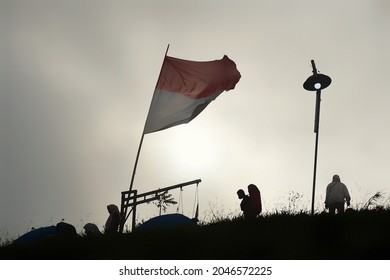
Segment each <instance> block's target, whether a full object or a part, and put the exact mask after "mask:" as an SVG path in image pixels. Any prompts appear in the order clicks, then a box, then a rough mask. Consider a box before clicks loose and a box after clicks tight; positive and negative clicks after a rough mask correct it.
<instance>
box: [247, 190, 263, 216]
mask: <svg viewBox="0 0 390 280" xmlns="http://www.w3.org/2000/svg"><path fill="white" fill-rule="evenodd" d="M248 192H249V198H250V200H251V203H252V207H253V210H254V212H255V214H256V215H259V214H260V213H261V211H262V206H261V195H260V191H259V189H258V188H257V187H256V186H255V185H253V184H250V185H249V186H248Z"/></svg>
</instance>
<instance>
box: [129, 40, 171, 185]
mask: <svg viewBox="0 0 390 280" xmlns="http://www.w3.org/2000/svg"><path fill="white" fill-rule="evenodd" d="M168 50H169V44H168V46H167V50H166V51H165V55H164V60H163V63H162V65H161V69H160V74H159V75H158V79H157V82H156V86H155V88H157V84H158V82H159V81H160V77H161V72H162V69H163V66H164V63H165V57H166V56H167V54H168ZM152 100H153V99H152ZM151 105H152V102H150V106H151ZM150 106H149V110H150ZM148 112H149V111H148ZM145 125H146V121H145ZM145 125H144V129H143V131H142V136H141V140H140V142H139V146H138V152H137V156H136V158H135V163H134V168H133V175H132V176H131V181H130V187H129V191H131V190H132V189H133V184H134V178H135V174H136V171H137V165H138V160H139V155H140V153H141V147H142V143H143V142H144V136H145Z"/></svg>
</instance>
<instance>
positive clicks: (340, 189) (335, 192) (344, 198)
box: [325, 175, 351, 215]
mask: <svg viewBox="0 0 390 280" xmlns="http://www.w3.org/2000/svg"><path fill="white" fill-rule="evenodd" d="M350 201H351V197H350V195H349V192H348V189H347V187H346V186H345V185H344V184H343V183H341V181H340V176H339V175H333V181H332V182H331V183H330V184H329V185H328V186H327V188H326V198H325V208H327V209H328V208H329V213H330V214H332V215H334V214H335V213H336V209H337V213H339V214H342V213H344V203H345V202H347V206H349V205H350V204H351V202H350Z"/></svg>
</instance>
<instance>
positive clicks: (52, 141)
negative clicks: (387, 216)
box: [0, 0, 390, 235]
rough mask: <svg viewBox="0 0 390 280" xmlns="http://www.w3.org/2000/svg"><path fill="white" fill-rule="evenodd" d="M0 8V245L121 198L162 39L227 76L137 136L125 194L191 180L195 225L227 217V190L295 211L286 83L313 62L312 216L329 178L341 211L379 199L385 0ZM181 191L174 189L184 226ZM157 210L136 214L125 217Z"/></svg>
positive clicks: (309, 115) (293, 84)
mask: <svg viewBox="0 0 390 280" xmlns="http://www.w3.org/2000/svg"><path fill="white" fill-rule="evenodd" d="M0 3H1V4H0V5H1V7H0V21H1V22H0V23H1V25H0V28H1V29H0V32H1V38H2V39H1V43H0V62H1V63H0V65H1V66H0V77H1V80H0V94H1V95H0V98H1V100H0V129H1V130H0V131H1V138H0V155H1V161H0V163H1V165H0V167H1V169H0V178H1V179H0V180H1V181H0V183H1V195H0V207H1V211H0V234H4V233H7V232H8V233H9V234H10V235H19V234H23V233H25V232H26V231H28V230H29V229H30V228H31V227H32V226H34V227H40V226H47V225H51V224H56V223H57V222H59V221H60V220H61V219H65V221H66V222H68V223H71V224H73V225H75V226H76V227H77V229H78V230H79V231H81V229H82V226H83V225H84V224H85V223H87V222H93V223H96V224H97V225H98V226H99V227H100V228H102V227H103V225H104V223H105V221H106V219H107V217H108V213H107V210H106V205H107V204H111V203H114V204H117V205H118V206H119V205H120V193H121V191H124V190H127V189H128V188H129V184H130V179H131V173H132V170H133V166H134V161H135V156H136V152H137V149H138V144H139V141H140V137H141V133H142V130H143V126H144V123H145V119H146V116H147V113H148V109H149V105H150V101H151V98H152V94H153V90H154V87H155V85H156V81H157V78H158V74H159V71H160V68H161V64H162V60H163V57H164V53H165V50H166V47H167V45H168V44H170V49H169V52H168V55H170V56H173V57H178V58H183V59H187V60H197V61H207V60H215V59H221V58H222V57H223V55H225V54H226V55H228V56H229V58H230V59H232V60H233V61H235V62H236V64H237V68H238V70H239V71H240V73H241V76H242V77H241V80H240V81H239V83H238V84H237V86H236V88H235V89H234V90H232V91H229V92H226V93H223V94H221V96H220V97H219V98H217V99H216V100H215V101H214V102H213V103H212V104H210V106H208V107H207V108H206V110H205V111H203V112H202V113H201V114H200V115H199V116H198V117H197V118H195V119H194V120H193V121H192V122H190V123H189V124H186V125H180V126H176V127H173V128H170V129H168V130H164V131H161V132H156V133H152V134H148V135H146V136H145V140H144V143H143V147H142V151H141V156H140V161H139V165H138V170H137V175H136V178H135V184H134V187H135V188H136V189H138V191H139V192H146V191H150V190H153V189H157V188H162V187H166V186H170V185H174V184H177V183H182V182H185V181H190V180H193V179H198V178H200V179H202V183H201V184H200V185H199V196H200V219H201V220H204V219H207V218H210V216H211V215H212V214H210V213H219V214H221V215H222V214H227V213H230V212H233V213H239V212H238V207H239V201H238V199H237V196H236V191H237V189H239V188H244V189H245V190H246V186H247V185H248V184H250V183H254V184H256V185H257V186H258V187H259V188H260V190H261V192H262V196H263V203H264V206H265V211H271V212H272V211H274V210H275V209H281V208H282V207H288V198H289V195H290V193H291V192H292V191H294V192H298V193H299V194H300V195H302V196H303V199H302V204H301V206H302V207H303V208H307V210H309V209H310V201H311V192H312V179H313V162H314V141H315V134H314V132H313V127H314V109H315V108H314V107H315V93H312V92H307V91H305V90H304V89H303V87H302V84H303V82H304V81H305V80H306V78H307V77H309V76H310V75H311V74H312V68H311V64H310V60H311V59H314V60H315V62H316V65H317V69H318V70H319V71H320V72H321V73H324V74H327V75H329V76H330V77H331V78H332V84H331V85H330V86H329V87H328V88H327V89H325V90H324V91H323V92H322V97H323V98H322V103H321V121H320V134H319V136H320V140H319V152H318V173H317V192H316V204H317V205H316V207H317V209H318V210H322V209H323V201H324V192H325V188H326V185H327V184H328V183H329V182H330V181H331V178H332V176H333V174H336V173H337V174H339V175H340V177H341V180H342V181H343V182H344V183H345V184H346V185H347V186H348V188H349V190H350V193H351V195H352V206H354V207H356V206H357V205H358V204H359V203H360V204H361V203H363V202H365V201H366V200H367V199H368V197H369V196H370V195H373V194H374V193H375V192H376V191H384V192H385V200H386V199H387V201H389V195H390V176H389V170H390V149H389V143H390V112H389V110H388V108H387V107H388V106H389V104H390V79H389V77H390V54H389V50H390V29H389V26H390V4H389V2H388V1H387V0H378V1H374V0H371V1H369V0H366V1H362V0H345V1H337V0H331V1H313V0H310V1H309V0H307V1H304V0H300V1H287V0H286V1H281V0H280V1H277V0H276V1H275V0H273V1H264V0H261V1H259V0H256V1H242V0H241V1H208V0H205V1H180V0H177V1H79V0H77V1H69V0H68V1H6V0H0ZM194 190H195V188H193V187H188V188H185V189H184V193H183V196H184V199H183V205H184V214H186V215H188V216H192V215H193V212H192V209H193V203H194ZM172 194H173V195H174V196H175V197H176V198H178V192H173V193H172ZM175 211H176V208H175V207H172V208H171V209H170V212H175ZM157 214H158V209H157V208H156V207H155V206H152V205H149V206H142V207H140V208H139V210H138V220H139V221H140V220H142V219H147V218H149V217H151V216H153V215H157Z"/></svg>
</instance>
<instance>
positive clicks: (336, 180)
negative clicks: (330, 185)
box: [333, 174, 340, 182]
mask: <svg viewBox="0 0 390 280" xmlns="http://www.w3.org/2000/svg"><path fill="white" fill-rule="evenodd" d="M333 182H340V176H339V175H337V174H335V175H333Z"/></svg>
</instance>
